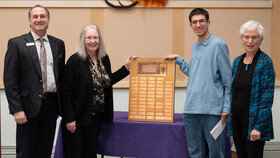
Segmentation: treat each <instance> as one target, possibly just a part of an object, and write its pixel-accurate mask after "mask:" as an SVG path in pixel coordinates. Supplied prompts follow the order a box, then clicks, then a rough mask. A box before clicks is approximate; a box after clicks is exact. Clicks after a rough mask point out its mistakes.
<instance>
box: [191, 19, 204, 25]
mask: <svg viewBox="0 0 280 158" xmlns="http://www.w3.org/2000/svg"><path fill="white" fill-rule="evenodd" d="M206 21H207V19H200V20H193V21H191V23H192V24H194V25H196V24H197V23H198V22H199V23H200V24H202V23H205V22H206Z"/></svg>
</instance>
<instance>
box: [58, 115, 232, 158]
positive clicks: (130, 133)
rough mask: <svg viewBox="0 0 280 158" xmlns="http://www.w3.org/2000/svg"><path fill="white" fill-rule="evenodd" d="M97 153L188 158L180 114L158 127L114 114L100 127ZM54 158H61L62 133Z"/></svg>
mask: <svg viewBox="0 0 280 158" xmlns="http://www.w3.org/2000/svg"><path fill="white" fill-rule="evenodd" d="M225 133H226V132H225ZM225 141H226V142H225V150H226V152H225V158H231V149H230V140H229V138H228V137H227V138H226V140H225ZM97 153H99V154H101V155H108V156H119V157H137V158H189V157H190V156H189V153H188V150H187V143H186V137H185V127H184V123H183V117H182V114H174V123H161V122H136V121H128V113H127V112H114V122H113V123H102V128H101V132H100V137H99V146H98V149H97ZM54 158H64V152H63V140H62V132H61V129H59V132H58V136H57V142H56V149H55V155H54Z"/></svg>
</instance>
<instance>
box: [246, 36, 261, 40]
mask: <svg viewBox="0 0 280 158" xmlns="http://www.w3.org/2000/svg"><path fill="white" fill-rule="evenodd" d="M260 37H261V36H249V35H243V36H242V38H243V39H245V40H246V41H248V40H249V39H250V38H251V39H252V40H253V41H255V40H257V39H259V38H260Z"/></svg>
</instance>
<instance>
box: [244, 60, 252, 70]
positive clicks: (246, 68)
mask: <svg viewBox="0 0 280 158" xmlns="http://www.w3.org/2000/svg"><path fill="white" fill-rule="evenodd" d="M245 58H246V67H245V71H247V70H248V65H249V63H248V61H247V57H245ZM250 64H251V63H250Z"/></svg>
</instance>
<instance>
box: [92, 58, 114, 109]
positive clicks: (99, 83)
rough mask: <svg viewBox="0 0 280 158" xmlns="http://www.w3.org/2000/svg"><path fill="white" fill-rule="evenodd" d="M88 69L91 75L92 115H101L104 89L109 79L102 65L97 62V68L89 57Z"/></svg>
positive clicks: (107, 85)
mask: <svg viewBox="0 0 280 158" xmlns="http://www.w3.org/2000/svg"><path fill="white" fill-rule="evenodd" d="M88 58H89V61H90V64H89V69H90V72H91V75H92V82H93V102H92V111H91V112H92V114H96V113H101V112H103V111H104V104H105V99H104V97H105V94H104V89H105V88H107V87H109V85H110V78H109V75H108V74H107V72H106V70H105V68H104V66H103V64H102V63H101V62H100V61H97V68H96V66H95V65H94V63H93V61H92V60H91V58H90V57H88Z"/></svg>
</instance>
